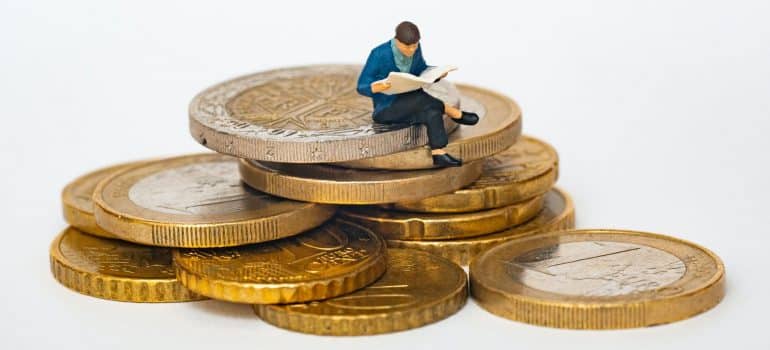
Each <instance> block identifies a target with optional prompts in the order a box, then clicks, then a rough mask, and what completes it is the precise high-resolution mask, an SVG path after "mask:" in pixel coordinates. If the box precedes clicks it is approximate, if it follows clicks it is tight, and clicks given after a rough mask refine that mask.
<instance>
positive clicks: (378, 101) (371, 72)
mask: <svg viewBox="0 0 770 350" xmlns="http://www.w3.org/2000/svg"><path fill="white" fill-rule="evenodd" d="M426 68H428V65H427V64H425V60H424V59H423V58H422V45H419V46H417V51H415V53H414V56H412V67H411V68H410V69H409V73H411V74H414V75H420V73H422V71H424V70H425V69H426ZM390 72H400V71H399V70H398V67H396V61H395V59H393V49H392V48H391V47H390V40H388V41H386V42H385V43H384V44H381V45H379V46H377V47H375V48H374V49H372V52H371V53H369V58H367V59H366V65H364V69H363V70H362V71H361V75H360V76H359V77H358V88H357V90H358V93H359V94H361V95H364V96H369V97H371V98H372V103H373V104H374V113H377V112H379V111H381V110H382V109H384V108H386V107H388V106H390V104H391V103H393V100H394V99H395V98H396V95H386V94H383V93H381V92H378V93H376V94H373V93H372V83H373V82H375V81H377V80H381V79H385V78H387V77H388V74H390Z"/></svg>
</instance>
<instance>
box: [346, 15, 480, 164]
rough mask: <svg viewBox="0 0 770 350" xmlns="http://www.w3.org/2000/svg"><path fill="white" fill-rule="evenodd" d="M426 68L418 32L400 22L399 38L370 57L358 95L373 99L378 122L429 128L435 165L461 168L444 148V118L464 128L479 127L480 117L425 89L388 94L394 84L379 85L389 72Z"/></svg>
mask: <svg viewBox="0 0 770 350" xmlns="http://www.w3.org/2000/svg"><path fill="white" fill-rule="evenodd" d="M426 68H428V66H427V65H426V64H425V60H424V59H423V58H422V50H421V48H420V31H419V29H418V28H417V26H416V25H415V24H414V23H412V22H401V23H400V24H399V25H398V26H397V27H396V36H395V37H394V38H393V39H391V40H389V41H387V42H385V43H383V44H381V45H379V46H377V47H375V48H374V49H373V50H372V52H371V53H370V54H369V58H368V59H367V60H366V65H365V66H364V69H363V71H361V75H360V76H359V77H358V93H359V94H361V95H364V96H369V97H371V98H372V102H373V104H374V112H373V113H372V119H374V121H375V122H377V123H381V124H401V123H409V124H424V125H425V127H426V128H427V129H428V144H429V145H430V148H431V155H432V157H433V165H434V166H437V167H448V166H460V165H462V160H461V159H457V158H455V157H452V156H451V155H449V154H447V152H446V150H445V149H444V147H446V145H447V142H448V141H447V132H446V130H445V129H444V118H443V116H444V114H446V115H448V116H449V117H451V118H452V120H454V121H455V122H456V123H459V124H465V125H474V124H476V123H477V122H478V121H479V116H478V115H476V114H475V113H469V112H463V111H461V110H459V109H457V108H455V107H453V106H450V105H448V104H446V103H444V102H443V101H441V100H439V99H437V98H435V97H433V96H431V95H429V94H428V93H427V92H425V91H423V89H417V90H414V91H410V92H406V93H403V94H394V95H387V94H384V93H382V92H383V91H387V90H388V89H390V85H391V84H390V83H389V82H379V83H378V82H377V81H379V80H382V79H385V78H387V77H388V74H390V72H408V73H410V74H413V75H417V76H419V75H420V74H421V73H422V72H423V71H424V70H425V69H426ZM444 76H446V74H444ZM444 76H442V77H441V78H439V79H438V80H440V79H442V78H443V77H444ZM438 80H436V81H438Z"/></svg>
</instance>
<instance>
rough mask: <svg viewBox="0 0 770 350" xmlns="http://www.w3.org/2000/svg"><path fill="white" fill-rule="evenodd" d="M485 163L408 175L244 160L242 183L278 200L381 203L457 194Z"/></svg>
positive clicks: (406, 172) (411, 172) (242, 163)
mask: <svg viewBox="0 0 770 350" xmlns="http://www.w3.org/2000/svg"><path fill="white" fill-rule="evenodd" d="M482 165H483V164H482V162H481V161H475V162H471V163H467V164H464V165H463V166H460V167H450V168H442V169H425V170H409V171H387V170H357V169H348V168H342V167H337V166H332V165H323V164H288V163H273V162H258V161H252V160H246V159H241V163H240V171H241V178H242V179H243V181H244V182H245V183H247V184H248V185H249V186H251V187H254V188H256V189H257V190H260V191H264V192H267V193H270V194H273V195H276V196H280V197H285V198H291V199H296V200H301V201H307V202H316V203H333V204H381V203H390V202H397V201H406V200H417V199H421V198H425V197H430V196H434V195H437V194H440V193H446V192H450V191H454V190H456V189H458V188H461V187H463V186H466V185H468V184H470V183H471V182H473V181H475V180H476V179H478V177H479V176H481V171H482Z"/></svg>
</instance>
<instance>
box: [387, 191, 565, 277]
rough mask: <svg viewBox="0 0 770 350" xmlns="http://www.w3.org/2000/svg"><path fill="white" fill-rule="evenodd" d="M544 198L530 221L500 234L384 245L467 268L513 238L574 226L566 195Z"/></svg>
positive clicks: (398, 242)
mask: <svg viewBox="0 0 770 350" xmlns="http://www.w3.org/2000/svg"><path fill="white" fill-rule="evenodd" d="M544 198H545V201H544V204H543V210H542V211H541V212H540V213H538V214H537V215H536V216H535V217H534V218H533V219H532V220H530V221H527V222H526V223H524V224H521V225H519V226H514V227H511V228H509V229H507V230H504V231H500V232H496V233H492V234H488V235H483V236H478V237H471V238H462V239H452V240H441V241H439V240H435V241H405V240H395V239H391V240H388V246H389V247H393V248H410V249H419V250H424V251H426V252H429V253H433V254H436V255H438V256H442V257H444V258H447V259H449V260H452V261H453V262H455V263H456V264H459V265H463V266H464V265H468V264H469V263H470V261H471V259H473V257H474V256H476V255H477V254H479V253H480V252H482V251H484V250H486V249H489V248H490V247H494V246H495V245H498V244H500V243H503V242H507V241H510V240H512V239H514V238H517V237H524V236H529V235H533V234H537V233H541V232H549V231H556V230H565V229H571V228H574V227H575V207H574V205H573V204H572V199H571V198H570V197H569V195H568V194H567V193H566V192H564V191H562V190H561V189H558V188H554V189H553V190H551V191H548V192H547V193H546V194H545V196H544Z"/></svg>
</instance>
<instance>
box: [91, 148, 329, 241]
mask: <svg viewBox="0 0 770 350" xmlns="http://www.w3.org/2000/svg"><path fill="white" fill-rule="evenodd" d="M206 162H233V171H234V172H235V176H236V177H237V160H236V158H233V157H230V156H226V155H221V154H216V153H202V154H193V155H186V156H179V157H173V158H167V159H161V160H156V161H152V162H146V163H144V164H142V165H139V166H135V167H130V168H128V169H124V170H123V171H120V172H117V173H114V174H112V175H111V176H108V177H107V178H105V179H104V180H102V181H101V182H99V184H98V185H97V186H96V189H95V190H94V195H93V202H94V204H95V205H94V217H95V218H96V222H97V224H98V225H99V226H101V227H102V228H103V229H104V230H106V231H108V232H111V233H113V234H114V235H115V236H117V237H119V238H120V239H124V240H127V241H131V242H135V243H140V244H146V245H152V246H163V247H177V248H206V247H228V246H237V245H243V244H250V243H258V242H264V241H269V240H274V239H279V238H283V237H287V236H291V235H294V234H298V233H300V232H303V231H306V230H308V229H311V228H313V227H316V226H318V225H320V224H321V223H323V222H324V221H326V220H328V219H329V218H331V217H332V216H333V215H334V213H335V212H336V207H334V206H329V205H322V204H317V203H302V202H294V201H288V200H286V199H283V198H273V197H272V196H269V195H267V194H262V193H260V194H251V195H249V194H248V193H246V192H244V197H246V198H247V199H248V200H264V201H266V202H269V201H276V202H277V203H278V204H276V205H286V206H287V207H288V206H291V209H287V210H285V211H282V212H277V213H272V214H271V215H265V212H264V210H266V209H264V208H263V207H264V206H269V205H271V204H269V203H268V204H265V203H263V204H261V207H260V205H257V208H256V209H247V210H233V211H231V212H229V213H226V214H216V215H214V214H209V215H206V214H200V215H192V216H190V215H175V214H169V213H167V212H160V211H155V210H153V209H150V208H146V207H143V206H141V205H139V204H137V203H135V202H134V201H133V200H132V199H131V198H130V197H129V192H130V190H131V188H132V186H134V185H135V184H136V183H137V182H139V181H141V180H142V179H145V178H147V177H149V176H152V175H154V174H158V173H162V172H164V171H167V170H169V169H175V168H181V167H185V166H193V165H195V164H205V163H206ZM237 183H240V180H238V181H237ZM106 192H108V194H107V193H106ZM260 196H264V198H263V199H262V197H260ZM257 197H259V198H260V199H255V198H257ZM214 199H216V198H214ZM210 202H216V201H215V200H210Z"/></svg>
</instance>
